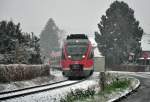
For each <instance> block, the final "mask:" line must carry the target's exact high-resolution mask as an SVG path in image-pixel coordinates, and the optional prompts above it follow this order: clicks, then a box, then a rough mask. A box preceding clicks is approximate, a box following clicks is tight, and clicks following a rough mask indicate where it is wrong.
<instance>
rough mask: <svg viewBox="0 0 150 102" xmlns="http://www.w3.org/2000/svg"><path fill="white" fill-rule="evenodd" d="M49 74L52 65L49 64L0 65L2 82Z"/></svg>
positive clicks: (0, 80) (0, 79)
mask: <svg viewBox="0 0 150 102" xmlns="http://www.w3.org/2000/svg"><path fill="white" fill-rule="evenodd" d="M49 74H50V67H49V66H48V65H25V64H9V65H0V82H10V81H18V80H27V79H32V78H35V77H39V76H47V75H49Z"/></svg>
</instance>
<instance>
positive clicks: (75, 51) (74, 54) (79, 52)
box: [66, 44, 88, 60]
mask: <svg viewBox="0 0 150 102" xmlns="http://www.w3.org/2000/svg"><path fill="white" fill-rule="evenodd" d="M87 48H88V44H68V45H67V48H66V49H67V54H68V56H71V59H73V60H80V59H82V56H83V55H84V54H85V53H86V51H87Z"/></svg>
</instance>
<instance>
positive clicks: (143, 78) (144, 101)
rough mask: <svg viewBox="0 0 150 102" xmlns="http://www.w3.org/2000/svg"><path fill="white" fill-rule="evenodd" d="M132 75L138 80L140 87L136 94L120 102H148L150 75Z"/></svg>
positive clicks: (149, 98)
mask: <svg viewBox="0 0 150 102" xmlns="http://www.w3.org/2000/svg"><path fill="white" fill-rule="evenodd" d="M132 75H133V76H135V77H136V78H138V79H139V80H140V82H141V86H140V88H139V89H138V90H137V92H134V93H132V94H131V95H129V96H128V97H127V98H124V99H123V100H121V101H120V102H150V73H144V72H142V73H135V74H132Z"/></svg>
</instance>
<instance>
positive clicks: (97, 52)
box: [94, 47, 104, 57]
mask: <svg viewBox="0 0 150 102" xmlns="http://www.w3.org/2000/svg"><path fill="white" fill-rule="evenodd" d="M94 57H104V56H102V54H101V53H100V52H99V50H98V48H97V47H95V48H94Z"/></svg>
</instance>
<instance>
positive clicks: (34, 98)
mask: <svg viewBox="0 0 150 102" xmlns="http://www.w3.org/2000/svg"><path fill="white" fill-rule="evenodd" d="M97 84H98V81H96V80H93V79H92V78H91V79H88V80H86V81H83V82H81V83H78V84H75V85H71V86H67V87H63V88H59V89H55V90H51V91H46V92H41V93H37V94H32V95H27V96H24V97H19V98H15V99H10V100H6V101H2V102H59V101H60V98H61V97H63V96H64V95H66V94H67V92H69V91H71V90H74V89H79V88H80V89H87V88H88V87H90V86H91V87H92V86H93V85H97Z"/></svg>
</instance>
